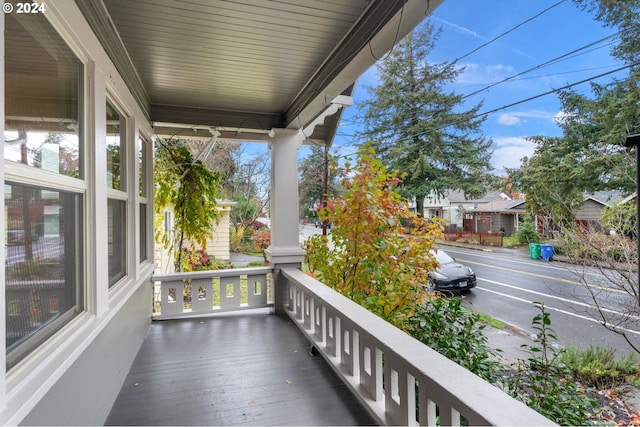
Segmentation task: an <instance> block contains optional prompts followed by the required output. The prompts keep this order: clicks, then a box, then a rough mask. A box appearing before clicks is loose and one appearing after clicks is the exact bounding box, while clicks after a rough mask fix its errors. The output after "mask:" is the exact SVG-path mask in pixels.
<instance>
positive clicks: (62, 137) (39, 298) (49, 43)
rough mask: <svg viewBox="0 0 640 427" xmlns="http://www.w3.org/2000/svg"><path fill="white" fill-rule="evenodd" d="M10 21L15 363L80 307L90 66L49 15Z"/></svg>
mask: <svg viewBox="0 0 640 427" xmlns="http://www.w3.org/2000/svg"><path fill="white" fill-rule="evenodd" d="M4 23H5V28H4V78H5V81H4V89H5V91H4V94H5V95H4V96H5V97H4V106H5V117H4V120H5V133H4V138H5V140H4V144H3V158H4V164H5V181H4V205H5V210H4V213H3V221H4V225H5V235H4V244H5V245H6V256H5V295H3V297H4V301H5V304H6V305H5V310H6V313H5V319H4V321H5V330H6V336H5V340H6V365H7V369H9V368H11V367H13V366H15V365H16V364H17V363H18V362H20V361H21V360H22V359H23V358H24V357H25V356H26V355H27V354H29V353H30V352H31V351H33V350H34V349H35V348H37V347H38V346H39V345H40V344H42V343H43V342H44V341H45V340H47V339H48V338H50V337H51V336H52V335H54V334H55V333H56V332H57V331H59V330H60V328H61V327H62V326H63V325H64V324H66V323H67V322H69V321H70V320H71V319H73V318H74V317H75V316H76V315H77V314H78V313H81V312H82V311H83V310H84V283H85V281H84V261H83V260H84V251H83V244H84V241H85V239H84V234H83V233H84V226H83V217H84V203H85V199H84V194H85V192H86V188H85V187H86V184H85V183H84V181H83V180H82V178H83V159H84V157H83V140H82V134H83V133H82V127H83V120H82V119H83V116H82V114H81V112H82V111H83V102H82V100H83V96H84V95H83V90H82V88H83V87H84V76H83V74H84V73H83V70H84V64H83V63H82V62H81V61H80V60H79V59H78V57H77V56H76V55H75V54H74V52H73V51H72V50H71V49H70V48H69V46H68V45H67V44H66V43H65V42H64V40H63V39H62V38H61V37H60V36H59V35H58V34H57V32H56V31H55V30H54V28H53V27H52V26H51V25H50V24H49V21H48V20H47V19H46V18H45V17H44V15H43V14H16V13H11V14H5V15H4ZM25 166H27V167H30V168H37V169H39V170H40V171H39V172H38V173H37V174H31V173H29V170H27V169H25ZM69 177H72V178H77V179H69ZM45 181H46V183H44V182H45Z"/></svg>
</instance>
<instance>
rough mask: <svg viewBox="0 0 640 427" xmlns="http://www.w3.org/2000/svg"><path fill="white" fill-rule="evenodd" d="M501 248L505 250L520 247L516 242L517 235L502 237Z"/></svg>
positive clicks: (518, 242)
mask: <svg viewBox="0 0 640 427" xmlns="http://www.w3.org/2000/svg"><path fill="white" fill-rule="evenodd" d="M502 246H503V247H505V248H516V247H518V246H520V241H519V240H518V235H517V234H512V235H511V236H504V237H503V238H502Z"/></svg>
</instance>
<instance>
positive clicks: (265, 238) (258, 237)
mask: <svg viewBox="0 0 640 427" xmlns="http://www.w3.org/2000/svg"><path fill="white" fill-rule="evenodd" d="M253 242H254V244H255V249H256V250H255V252H260V251H264V250H265V249H267V248H268V247H269V245H270V244H271V230H269V229H268V228H261V229H260V230H258V231H255V232H254V233H253Z"/></svg>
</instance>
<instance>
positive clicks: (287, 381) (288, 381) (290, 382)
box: [285, 380, 293, 385]
mask: <svg viewBox="0 0 640 427" xmlns="http://www.w3.org/2000/svg"><path fill="white" fill-rule="evenodd" d="M285 383H286V384H288V385H291V384H293V381H291V380H285Z"/></svg>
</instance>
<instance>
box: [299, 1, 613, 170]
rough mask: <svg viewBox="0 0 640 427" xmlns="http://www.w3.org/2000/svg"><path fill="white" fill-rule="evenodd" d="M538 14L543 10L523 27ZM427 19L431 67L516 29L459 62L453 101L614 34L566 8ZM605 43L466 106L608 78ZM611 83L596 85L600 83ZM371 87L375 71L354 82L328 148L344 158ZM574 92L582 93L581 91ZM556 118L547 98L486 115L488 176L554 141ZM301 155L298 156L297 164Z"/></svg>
mask: <svg viewBox="0 0 640 427" xmlns="http://www.w3.org/2000/svg"><path fill="white" fill-rule="evenodd" d="M557 3H560V4H558V5H556V4H557ZM554 5H555V6H554ZM545 9H549V10H548V11H546V12H545V13H542V14H541V15H540V16H538V17H537V18H535V19H533V20H531V21H529V22H527V23H524V24H522V23H523V22H524V21H527V20H528V19H530V18H532V17H534V16H535V15H538V14H540V13H541V12H543V11H544V10H545ZM430 19H431V22H432V23H433V24H434V26H436V27H441V28H442V32H441V34H440V37H439V40H438V42H437V44H436V47H435V49H434V50H433V51H432V54H431V55H430V60H431V61H432V62H443V61H452V60H454V59H456V58H460V57H462V56H463V55H466V54H467V53H469V52H471V51H472V50H474V49H475V48H477V47H479V46H481V45H483V44H485V43H487V42H489V41H490V40H492V39H494V38H496V37H498V36H500V35H501V34H503V33H505V32H507V31H509V30H511V29H512V28H514V27H516V26H518V25H520V24H522V25H521V26H519V27H518V28H517V29H515V30H513V31H512V32H509V34H506V35H504V36H502V37H500V38H498V39H497V40H496V41H494V42H492V43H490V44H488V45H487V46H486V47H483V48H481V49H479V50H478V51H476V52H474V53H472V54H471V55H468V56H466V57H464V58H463V59H462V60H461V61H460V65H462V66H464V67H465V72H464V73H463V74H461V75H460V76H459V78H458V80H457V82H456V83H455V84H454V85H452V87H451V88H452V89H453V90H454V91H455V92H456V93H458V94H470V93H471V92H474V91H477V90H480V89H483V88H486V87H487V86H488V85H490V84H492V83H496V82H499V81H501V80H503V79H505V78H508V77H511V76H514V75H515V74H519V73H522V72H523V71H526V70H528V69H531V68H534V67H538V66H540V65H541V64H544V63H546V62H548V61H550V60H553V59H556V58H558V57H560V56H562V55H566V54H568V53H570V52H573V51H576V50H578V49H581V48H583V47H585V46H587V45H589V44H591V43H594V42H596V41H598V40H600V39H603V38H605V37H607V36H610V35H612V34H614V33H615V30H614V29H611V28H605V27H604V26H603V25H602V24H601V23H599V22H597V21H595V20H594V19H593V17H592V15H590V14H589V13H587V12H584V11H581V10H579V9H578V8H577V7H576V5H575V4H574V3H573V2H572V1H571V0H565V1H564V2H560V0H485V1H479V0H445V1H444V2H443V4H442V5H441V6H439V7H438V8H437V9H436V11H435V12H434V13H433V14H432V15H431V16H430ZM611 42H612V39H608V40H605V41H603V42H600V43H597V44H594V45H593V46H591V47H590V48H587V49H583V50H580V51H579V52H576V54H574V55H572V56H571V57H570V58H567V59H565V60H562V61H557V62H556V63H554V64H552V65H549V66H545V67H541V68H539V69H536V70H534V71H531V72H528V73H526V74H523V75H522V76H519V77H517V78H514V79H513V80H510V81H508V82H505V83H501V84H499V85H496V86H495V87H492V88H490V89H487V90H484V91H482V92H480V93H478V94H477V95H474V96H471V97H469V98H468V102H470V103H473V104H476V103H479V102H483V105H484V106H483V108H482V109H481V111H482V112H486V111H490V110H494V109H498V108H500V107H503V106H505V105H509V104H512V103H516V102H520V101H522V100H524V99H527V98H529V97H534V96H537V95H539V94H542V93H545V92H547V91H550V90H553V89H558V88H560V87H562V86H565V85H567V84H572V83H575V82H578V81H581V80H584V79H590V78H592V77H594V76H597V75H599V74H603V73H607V72H610V71H612V70H614V69H615V68H618V67H621V66H622V65H623V64H621V63H620V62H619V61H617V60H615V59H614V58H612V57H611V56H610V55H609V52H610V48H611V44H610V43H611ZM615 75H616V74H613V75H608V76H605V77H601V78H598V79H596V80H595V81H596V82H598V83H606V82H608V81H611V79H612V77H613V76H615ZM621 75H622V74H620V73H618V74H617V76H621ZM376 82H377V76H376V72H375V67H373V68H372V69H370V70H369V71H368V72H367V73H365V74H364V75H363V76H362V77H361V78H360V80H359V81H358V85H357V88H356V91H355V94H354V106H352V107H350V108H348V109H347V110H346V111H345V112H344V115H343V122H342V124H341V126H340V128H339V130H338V135H337V137H336V139H335V141H334V147H336V149H338V150H339V152H341V153H343V154H345V153H352V152H353V151H354V147H353V145H354V141H355V139H354V137H353V135H354V133H355V132H356V131H357V129H358V126H359V119H358V113H359V109H358V108H357V106H358V103H359V102H361V101H362V100H363V99H365V97H366V96H368V95H367V91H366V90H365V89H364V85H369V86H375V85H376ZM574 89H576V90H578V91H579V92H582V93H588V92H589V85H588V84H581V85H578V86H575V87H574ZM470 105H471V104H470ZM561 114H562V112H561V111H560V102H559V101H558V97H557V96H556V95H554V94H551V95H547V96H544V97H540V98H538V99H535V100H532V101H529V102H525V103H521V104H519V105H516V106H513V107H510V108H507V109H502V110H500V111H496V112H495V113H491V114H490V115H489V116H488V118H487V120H486V122H485V124H484V126H483V133H484V135H485V136H486V137H487V138H491V139H493V141H494V155H493V160H492V164H493V166H494V168H495V169H496V170H497V171H498V172H502V171H503V169H504V167H518V166H519V165H520V159H521V158H522V157H524V156H527V155H530V154H531V153H532V152H533V145H532V144H531V143H529V142H527V141H525V138H526V137H527V136H533V135H544V136H559V135H561V132H560V128H559V127H558V126H557V124H556V122H555V120H556V118H557V117H560V116H561ZM305 151H306V150H301V153H300V155H301V156H302V157H304V156H305V155H306V154H305Z"/></svg>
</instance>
